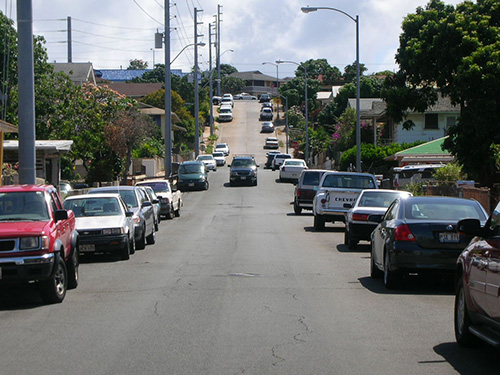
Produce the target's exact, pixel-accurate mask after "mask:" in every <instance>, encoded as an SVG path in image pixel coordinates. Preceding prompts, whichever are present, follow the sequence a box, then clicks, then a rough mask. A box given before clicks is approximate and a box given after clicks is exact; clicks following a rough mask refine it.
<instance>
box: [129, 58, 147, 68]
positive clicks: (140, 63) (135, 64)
mask: <svg viewBox="0 0 500 375" xmlns="http://www.w3.org/2000/svg"><path fill="white" fill-rule="evenodd" d="M147 67H148V62H147V61H144V60H140V59H133V60H130V61H129V66H128V68H127V70H142V69H147Z"/></svg>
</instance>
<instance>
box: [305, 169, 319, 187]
mask: <svg viewBox="0 0 500 375" xmlns="http://www.w3.org/2000/svg"><path fill="white" fill-rule="evenodd" d="M321 176H323V172H305V173H304V179H303V180H302V183H303V184H304V185H313V186H318V185H319V180H321Z"/></svg>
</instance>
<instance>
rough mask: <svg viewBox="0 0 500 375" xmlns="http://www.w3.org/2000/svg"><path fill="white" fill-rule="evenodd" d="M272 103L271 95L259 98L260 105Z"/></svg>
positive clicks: (263, 95)
mask: <svg viewBox="0 0 500 375" xmlns="http://www.w3.org/2000/svg"><path fill="white" fill-rule="evenodd" d="M270 101H271V95H269V94H262V95H261V96H259V103H265V102H270Z"/></svg>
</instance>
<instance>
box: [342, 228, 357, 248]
mask: <svg viewBox="0 0 500 375" xmlns="http://www.w3.org/2000/svg"><path fill="white" fill-rule="evenodd" d="M344 244H345V245H347V247H348V248H349V250H356V246H357V245H358V241H356V240H355V239H354V238H352V236H351V235H350V233H349V231H348V230H347V227H346V229H345V232H344Z"/></svg>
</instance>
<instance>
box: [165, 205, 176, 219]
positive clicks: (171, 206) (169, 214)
mask: <svg viewBox="0 0 500 375" xmlns="http://www.w3.org/2000/svg"><path fill="white" fill-rule="evenodd" d="M174 216H175V212H174V206H173V205H170V208H169V210H168V214H167V219H169V220H172V219H173V218H174Z"/></svg>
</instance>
